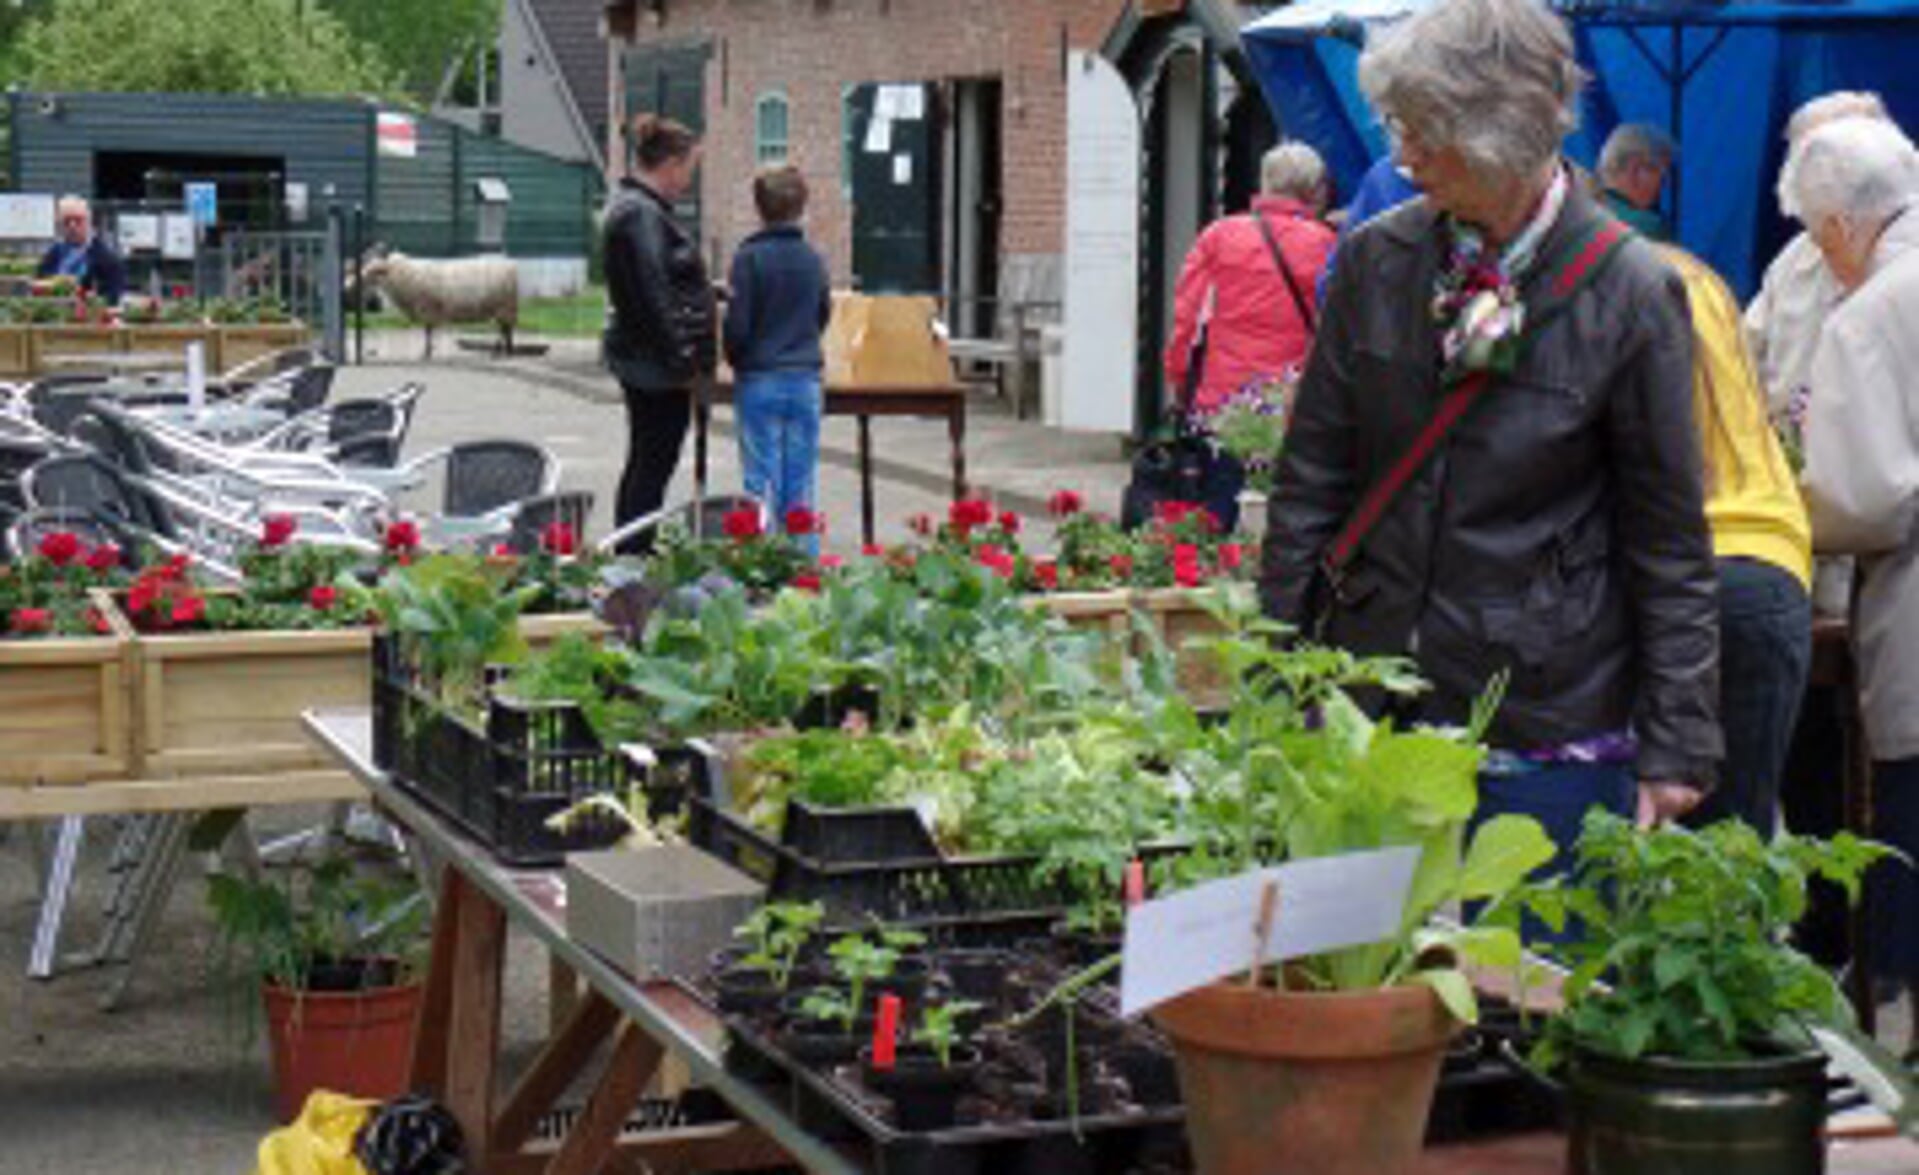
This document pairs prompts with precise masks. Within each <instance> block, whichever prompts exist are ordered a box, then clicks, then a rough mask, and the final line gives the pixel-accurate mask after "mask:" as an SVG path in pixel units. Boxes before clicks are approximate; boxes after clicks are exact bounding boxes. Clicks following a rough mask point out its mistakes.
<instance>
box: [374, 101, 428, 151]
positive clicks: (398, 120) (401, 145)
mask: <svg viewBox="0 0 1919 1175" xmlns="http://www.w3.org/2000/svg"><path fill="white" fill-rule="evenodd" d="M373 137H374V141H375V143H377V144H378V150H379V153H380V154H381V155H390V156H393V157H394V158H396V159H414V158H417V157H418V156H419V154H420V124H419V123H417V122H415V121H414V120H413V118H412V116H411V115H406V114H396V113H394V112H392V111H387V110H382V111H381V112H380V115H379V118H378V119H377V121H376V122H375V123H374V126H373Z"/></svg>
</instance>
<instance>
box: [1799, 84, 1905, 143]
mask: <svg viewBox="0 0 1919 1175" xmlns="http://www.w3.org/2000/svg"><path fill="white" fill-rule="evenodd" d="M1842 118H1876V119H1878V120H1879V121H1881V122H1890V121H1892V116H1891V115H1890V114H1887V113H1886V103H1885V101H1884V100H1883V99H1881V98H1880V97H1879V95H1877V94H1875V93H1873V92H1872V91H1870V90H1834V91H1833V92H1832V93H1830V94H1821V95H1819V96H1818V97H1817V98H1814V99H1813V100H1812V101H1810V102H1807V103H1805V104H1804V105H1802V106H1800V107H1799V109H1797V110H1795V111H1793V112H1792V117H1791V118H1789V119H1787V120H1786V141H1787V142H1788V143H1797V142H1798V141H1799V140H1801V139H1803V138H1805V137H1806V136H1807V135H1809V134H1811V133H1812V132H1814V131H1816V130H1818V129H1819V128H1820V127H1822V126H1825V125H1826V124H1827V123H1829V122H1836V121H1838V120H1839V119H1842Z"/></svg>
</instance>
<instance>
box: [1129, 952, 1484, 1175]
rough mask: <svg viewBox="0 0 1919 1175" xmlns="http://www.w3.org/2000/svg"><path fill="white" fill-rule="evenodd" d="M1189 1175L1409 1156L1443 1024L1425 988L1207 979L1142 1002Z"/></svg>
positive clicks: (1419, 1131)
mask: <svg viewBox="0 0 1919 1175" xmlns="http://www.w3.org/2000/svg"><path fill="white" fill-rule="evenodd" d="M1153 1019H1154V1020H1155V1021H1157V1022H1158V1024H1159V1026H1160V1027H1161V1028H1162V1029H1164V1030H1165V1032H1166V1034H1167V1035H1168V1036H1169V1037H1171V1038H1172V1040H1173V1044H1174V1047H1175V1049H1176V1051H1177V1054H1178V1060H1179V1084H1180V1089H1181V1091H1182V1092H1183V1094H1184V1096H1185V1101H1186V1129H1187V1133H1188V1135H1189V1137H1190V1138H1191V1140H1192V1147H1193V1158H1194V1161H1195V1163H1196V1164H1197V1166H1198V1169H1199V1171H1200V1175H1385V1173H1388V1172H1394V1171H1403V1170H1406V1169H1408V1168H1409V1167H1410V1166H1411V1164H1412V1162H1413V1160H1414V1158H1415V1157H1416V1156H1417V1155H1418V1153H1419V1150H1420V1146H1421V1143H1422V1141H1423V1139H1424V1136H1425V1131H1426V1118H1427V1115H1428V1114H1429V1113H1430V1111H1431V1109H1432V1101H1433V1090H1434V1088H1435V1087H1436V1086H1437V1084H1438V1081H1439V1066H1440V1061H1441V1060H1442V1058H1443V1057H1444V1056H1445V1053H1446V1042H1447V1041H1448V1040H1450V1039H1451V1038H1452V1035H1453V1032H1454V1031H1455V1030H1456V1028H1457V1027H1458V1025H1457V1022H1456V1021H1454V1019H1453V1018H1452V1016H1451V1015H1450V1014H1449V1013H1448V1012H1447V1011H1446V1010H1445V1007H1444V1005H1442V1004H1441V1003H1440V1002H1439V999H1438V997H1437V996H1435V995H1433V993H1432V991H1431V990H1430V989H1428V988H1424V987H1397V988H1389V989H1386V990H1383V991H1360V992H1292V991H1274V990H1271V989H1270V988H1264V987H1262V988H1258V989H1254V988H1249V987H1245V986H1243V985H1240V984H1226V983H1219V984H1214V985H1213V986H1211V987H1206V988H1201V989H1200V990H1199V991H1196V992H1193V993H1191V994H1189V995H1186V996H1182V997H1180V998H1179V999H1177V1000H1174V1001H1172V1002H1171V1003H1168V1004H1166V1005H1164V1006H1163V1007H1161V1008H1160V1009H1159V1010H1158V1011H1156V1012H1154V1013H1153Z"/></svg>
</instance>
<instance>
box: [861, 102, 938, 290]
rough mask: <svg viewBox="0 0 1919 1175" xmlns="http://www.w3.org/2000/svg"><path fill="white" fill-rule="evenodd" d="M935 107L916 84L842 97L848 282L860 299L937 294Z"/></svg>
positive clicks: (936, 128) (936, 136) (936, 146)
mask: <svg viewBox="0 0 1919 1175" xmlns="http://www.w3.org/2000/svg"><path fill="white" fill-rule="evenodd" d="M937 99H938V91H937V90H936V89H935V88H934V87H933V86H930V85H921V84H918V83H913V84H908V85H875V84H871V83H869V84H866V85H860V86H854V87H853V88H852V89H850V90H848V91H847V92H846V133H847V144H846V147H847V172H848V178H849V180H850V185H851V187H852V190H853V277H854V279H855V280H856V281H857V282H858V283H859V288H860V289H861V290H862V291H864V292H866V293H869V294H936V293H938V292H939V289H940V218H939V191H940V175H939V161H940V149H939V148H940V144H939V130H938V128H939V125H940V121H939V111H938V109H937V108H936V107H935V102H936V101H937ZM876 123H878V124H879V125H877V126H876V125H875V124H876Z"/></svg>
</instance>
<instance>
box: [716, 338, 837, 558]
mask: <svg viewBox="0 0 1919 1175" xmlns="http://www.w3.org/2000/svg"><path fill="white" fill-rule="evenodd" d="M821 403H822V401H821V394H820V373H819V372H817V371H761V372H754V373H751V374H747V375H742V376H740V382H739V388H738V390H737V391H736V392H735V393H734V397H733V410H734V413H735V414H736V416H737V418H738V421H739V430H740V468H741V471H742V474H743V479H744V481H745V484H746V492H747V493H749V494H751V495H752V496H754V497H755V498H758V499H759V500H760V501H761V502H763V503H765V505H766V507H767V509H768V510H769V511H771V512H772V525H773V527H774V528H779V527H782V526H783V525H784V524H785V520H786V512H787V511H789V510H791V509H793V507H795V506H806V507H809V508H811V507H812V506H813V505H814V502H815V497H814V495H815V492H816V491H815V483H816V481H817V479H818V475H819V465H820V409H821ZM804 541H805V544H806V547H807V549H808V551H810V552H811V553H812V554H814V555H818V554H819V553H820V540H819V537H818V536H817V535H809V536H808V537H807V538H806V539H805V540H804Z"/></svg>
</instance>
